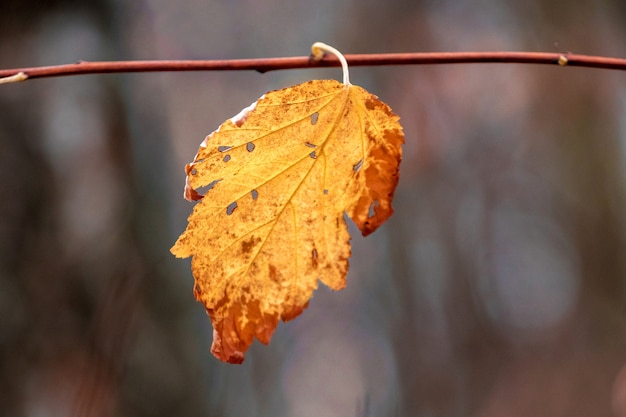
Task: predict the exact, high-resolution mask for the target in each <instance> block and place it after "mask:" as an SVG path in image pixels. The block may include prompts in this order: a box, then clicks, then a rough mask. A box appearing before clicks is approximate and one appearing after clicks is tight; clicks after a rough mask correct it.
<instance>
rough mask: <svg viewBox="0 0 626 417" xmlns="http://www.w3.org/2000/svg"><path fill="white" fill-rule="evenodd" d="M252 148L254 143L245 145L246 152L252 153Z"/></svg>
mask: <svg viewBox="0 0 626 417" xmlns="http://www.w3.org/2000/svg"><path fill="white" fill-rule="evenodd" d="M254 148H255V146H254V143H252V142H248V143H247V144H246V150H247V151H248V152H252V151H253V150H254Z"/></svg>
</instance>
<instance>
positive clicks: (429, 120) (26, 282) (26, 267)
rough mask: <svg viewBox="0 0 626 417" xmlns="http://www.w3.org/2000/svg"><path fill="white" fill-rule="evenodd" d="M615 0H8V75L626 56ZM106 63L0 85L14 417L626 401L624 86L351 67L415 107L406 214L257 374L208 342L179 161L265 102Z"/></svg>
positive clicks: (542, 72)
mask: <svg viewBox="0 0 626 417" xmlns="http://www.w3.org/2000/svg"><path fill="white" fill-rule="evenodd" d="M624 23H626V3H624V1H623V0H600V1H599V0H582V1H578V2H575V3H572V2H565V1H555V0H530V1H525V2H513V1H504V2H502V1H494V0H484V1H479V0H475V1H446V0H439V1H437V0H424V1H409V0H404V1H402V0H389V1H371V0H369V1H367V0H366V1H356V0H341V1H331V0H322V1H317V2H288V1H276V0H268V1H264V2H257V1H250V0H232V1H228V2H225V1H224V2H220V1H216V0H212V1H211V0H207V1H198V0H189V1H182V2H171V1H165V0H137V1H131V2H127V1H121V0H91V1H90V2H81V1H76V0H74V1H72V0H47V1H42V0H37V1H35V0H22V1H16V0H5V1H4V2H3V4H2V13H0V67H2V68H15V67H20V66H36V65H52V64H62V63H70V62H75V61H77V60H79V59H82V60H118V59H119V60H122V59H177V58H180V59H187V58H189V59H211V58H252V57H273V56H293V55H307V54H308V53H309V48H310V45H311V44H312V43H313V42H315V41H324V42H327V43H329V44H331V45H333V46H335V47H337V48H338V49H339V50H341V51H343V52H344V53H373V52H399V51H474V50H475V51H483V50H532V51H545V52H561V51H563V52H567V51H571V52H575V53H584V54H594V55H608V56H618V57H624V56H626V25H625V24H624ZM311 78H335V79H340V78H341V74H340V70H338V69H320V70H294V71H282V72H281V71H279V72H273V73H268V74H264V75H261V74H258V73H254V72H246V73H232V72H214V73H162V74H154V73H149V74H148V73H147V74H121V75H93V76H80V77H68V78H57V79H44V80H33V81H28V82H26V83H21V84H12V85H2V86H0V415H1V416H28V417H30V416H33V417H34V416H36V417H40V416H42V417H56V416H70V415H71V416H173V415H176V416H225V417H227V416H296V417H297V416H331V417H332V416H342V417H345V416H425V417H426V416H428V417H430V416H484V417H487V416H519V417H522V416H524V417H527V416H535V417H537V416H564V417H565V416H567V417H576V416H581V417H583V416H585V417H588V416H611V415H612V416H626V256H625V254H626V251H625V249H626V181H625V179H626V73H624V72H618V71H608V70H593V69H581V68H559V67H548V66H541V67H539V66H528V65H503V64H488V65H447V66H419V67H418V66H413V67H384V68H353V69H352V71H351V79H352V81H353V82H354V83H355V84H358V85H361V86H363V87H365V88H367V89H369V90H370V91H372V92H373V93H375V94H377V95H379V96H380V97H381V99H383V100H384V101H385V102H387V103H388V104H389V105H390V106H391V107H392V108H393V109H394V110H395V111H396V112H397V113H398V114H399V115H400V116H401V118H402V122H403V125H404V128H405V132H406V142H407V143H406V146H405V148H404V149H405V158H404V161H403V164H402V167H401V181H400V185H399V188H398V191H397V193H396V200H395V203H394V206H395V208H396V213H395V215H394V216H393V218H392V219H391V220H390V221H389V222H388V223H387V224H386V225H385V226H383V227H382V228H381V229H380V230H379V231H378V232H376V233H375V234H374V235H372V236H371V237H369V238H368V239H365V240H364V239H363V238H361V237H360V235H358V233H354V232H353V237H354V239H353V251H354V255H353V258H352V260H351V269H350V273H349V276H348V287H347V288H346V289H345V290H343V291H341V292H338V293H332V292H331V291H330V290H328V289H326V288H320V289H319V290H318V291H317V293H316V294H315V297H314V298H313V300H312V302H311V304H310V306H309V308H308V309H307V310H306V311H305V312H304V314H303V315H302V316H300V317H299V318H298V319H297V320H295V321H293V322H290V323H288V324H281V325H280V326H279V328H278V330H277V332H276V334H275V336H274V339H273V340H272V343H271V344H270V345H269V346H263V345H261V344H259V343H258V342H257V343H255V345H254V346H253V347H252V348H251V350H250V352H249V354H248V355H247V358H246V362H245V363H244V364H243V365H242V366H233V365H225V364H222V363H220V362H219V361H217V360H216V359H214V358H213V357H212V356H211V355H210V353H209V347H210V343H211V326H210V322H209V319H208V318H207V317H206V316H205V314H204V308H203V307H202V306H201V305H199V304H198V303H196V302H195V301H194V299H193V295H192V286H193V279H192V277H191V273H190V270H189V261H188V260H186V261H182V260H177V259H175V258H174V257H173V256H171V255H170V253H169V248H170V246H171V245H172V244H173V242H174V241H175V239H176V237H177V236H178V234H180V233H181V232H182V231H183V230H184V227H185V225H186V217H187V215H188V214H189V212H190V211H191V208H192V205H191V204H190V203H187V202H186V201H184V200H183V199H182V190H183V184H184V173H183V166H184V164H185V163H186V162H188V161H190V160H191V159H192V158H193V156H194V154H195V152H196V150H197V147H198V145H199V143H200V142H201V141H202V139H203V138H204V137H205V136H206V135H207V134H208V133H210V132H211V131H213V130H214V129H215V128H216V127H217V126H218V125H219V124H220V123H221V122H222V121H224V120H225V119H227V118H228V117H231V116H232V115H234V114H236V113H238V112H239V110H241V109H242V108H243V107H245V106H247V105H248V104H249V103H251V102H252V101H254V100H256V98H257V97H259V96H260V95H261V94H263V93H265V92H266V91H268V90H273V89H278V88H282V87H286V86H288V85H291V84H294V83H298V82H302V81H305V80H309V79H311Z"/></svg>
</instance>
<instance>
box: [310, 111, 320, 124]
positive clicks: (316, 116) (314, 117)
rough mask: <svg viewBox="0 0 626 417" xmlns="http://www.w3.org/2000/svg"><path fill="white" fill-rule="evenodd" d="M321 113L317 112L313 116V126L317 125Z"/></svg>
mask: <svg viewBox="0 0 626 417" xmlns="http://www.w3.org/2000/svg"><path fill="white" fill-rule="evenodd" d="M319 115H320V114H319V113H318V112H315V113H313V114H312V115H311V124H312V125H314V124H315V123H317V118H318V117H319Z"/></svg>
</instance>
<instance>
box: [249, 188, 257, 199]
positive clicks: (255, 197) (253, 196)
mask: <svg viewBox="0 0 626 417" xmlns="http://www.w3.org/2000/svg"><path fill="white" fill-rule="evenodd" d="M250 194H251V195H252V199H253V200H256V199H257V198H259V192H258V191H257V190H252V191H250Z"/></svg>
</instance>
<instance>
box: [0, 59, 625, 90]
mask: <svg viewBox="0 0 626 417" xmlns="http://www.w3.org/2000/svg"><path fill="white" fill-rule="evenodd" d="M345 57H346V60H347V61H348V64H349V65H350V66H383V65H432V64H471V63H522V64H547V65H560V66H569V67H588V68H603V69H616V70H622V71H623V70H626V59H621V58H610V57H603V56H592V55H578V54H571V53H564V54H562V53H547V52H431V53H421V52H417V53H393V54H349V55H345ZM337 66H340V62H339V61H338V60H337V59H336V58H335V57H333V56H326V57H324V58H323V59H322V60H320V61H314V60H312V59H311V57H306V56H302V57H288V58H258V59H224V60H171V61H101V62H88V61H79V62H76V63H74V64H65V65H56V66H45V67H31V68H14V69H5V70H0V77H1V78H0V83H2V82H15V81H23V80H25V79H32V78H46V77H60V76H68V75H80V74H104V73H127V72H164V71H242V70H255V71H258V72H261V73H263V72H267V71H275V70H286V69H297V68H318V67H337ZM19 74H23V75H19ZM9 77H13V78H9Z"/></svg>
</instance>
